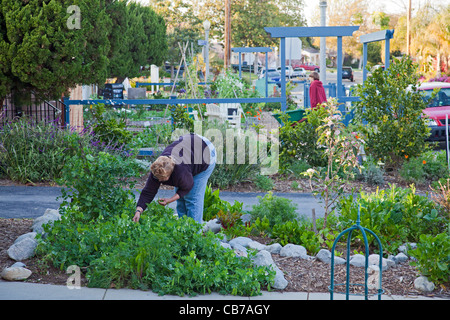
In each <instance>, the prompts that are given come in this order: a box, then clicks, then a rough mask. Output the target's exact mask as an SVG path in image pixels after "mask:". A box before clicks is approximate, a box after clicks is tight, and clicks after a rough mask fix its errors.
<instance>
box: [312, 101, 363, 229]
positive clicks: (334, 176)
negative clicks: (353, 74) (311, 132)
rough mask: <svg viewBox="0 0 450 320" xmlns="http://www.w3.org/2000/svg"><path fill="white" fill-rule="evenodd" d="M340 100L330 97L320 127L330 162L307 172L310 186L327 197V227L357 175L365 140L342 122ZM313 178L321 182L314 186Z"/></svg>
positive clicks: (322, 196)
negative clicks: (335, 208)
mask: <svg viewBox="0 0 450 320" xmlns="http://www.w3.org/2000/svg"><path fill="white" fill-rule="evenodd" d="M337 104H338V103H337V100H336V99H329V100H328V101H327V104H326V106H325V107H324V109H325V110H326V115H327V116H326V118H324V119H323V120H322V121H323V124H322V125H321V126H319V127H318V128H317V132H318V139H317V144H318V145H322V146H324V147H325V150H324V156H325V158H326V160H327V165H326V167H325V168H324V172H319V171H317V170H314V169H308V170H307V171H306V172H305V173H304V175H305V176H308V177H309V180H310V188H311V191H312V192H313V194H314V195H315V196H318V195H319V194H320V196H321V199H323V203H324V209H325V216H324V221H323V228H325V227H326V224H327V218H328V215H329V214H330V212H332V210H333V209H334V206H335V204H336V201H337V200H338V199H339V197H340V196H341V195H342V194H343V192H344V189H345V186H346V185H347V184H348V183H349V180H350V179H351V178H353V177H354V169H355V168H357V169H359V162H358V157H357V155H358V152H359V149H360V147H361V144H362V143H363V141H362V140H360V138H359V136H358V135H357V134H355V133H353V132H350V130H349V129H348V128H347V127H346V126H345V125H344V124H343V123H342V121H341V119H342V114H341V112H340V111H339V110H338V108H337ZM312 180H315V181H316V182H317V184H316V186H315V187H313V186H312Z"/></svg>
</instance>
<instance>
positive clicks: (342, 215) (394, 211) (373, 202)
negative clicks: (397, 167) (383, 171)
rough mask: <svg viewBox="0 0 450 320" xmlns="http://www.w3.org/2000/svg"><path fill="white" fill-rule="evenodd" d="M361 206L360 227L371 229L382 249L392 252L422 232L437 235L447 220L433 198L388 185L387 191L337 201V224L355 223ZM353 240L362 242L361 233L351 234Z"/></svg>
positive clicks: (370, 240) (371, 240)
mask: <svg viewBox="0 0 450 320" xmlns="http://www.w3.org/2000/svg"><path fill="white" fill-rule="evenodd" d="M359 206H360V220H361V226H363V227H365V228H368V229H370V230H372V231H373V232H374V233H375V234H376V235H377V236H378V237H379V238H380V241H381V243H382V245H383V250H384V251H385V252H395V251H396V250H397V248H398V247H399V246H400V245H401V244H402V243H405V242H417V241H418V240H419V237H420V235H421V234H437V233H440V232H442V231H443V230H445V226H446V219H445V217H443V216H442V214H441V213H439V211H438V210H437V208H436V205H435V204H434V202H433V201H432V200H430V199H429V198H428V197H426V196H421V195H418V194H416V192H415V189H414V188H408V189H402V188H399V187H396V186H395V185H391V188H390V189H389V190H386V191H385V190H380V191H377V192H375V193H371V194H367V193H365V192H361V193H360V194H359V197H358V198H356V197H355V196H353V195H350V196H348V197H345V198H341V200H340V201H339V204H338V211H339V223H340V225H341V227H342V228H348V227H350V226H352V225H354V224H355V223H356V219H357V213H358V207H359ZM367 238H368V242H369V245H375V243H374V240H375V239H374V237H373V236H372V235H370V234H368V235H367ZM353 241H357V242H358V243H363V242H362V236H361V234H360V233H356V232H355V233H354V234H353Z"/></svg>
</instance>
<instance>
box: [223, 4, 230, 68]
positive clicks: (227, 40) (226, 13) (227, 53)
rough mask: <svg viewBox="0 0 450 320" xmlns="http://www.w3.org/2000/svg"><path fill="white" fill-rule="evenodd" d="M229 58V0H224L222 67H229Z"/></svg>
mask: <svg viewBox="0 0 450 320" xmlns="http://www.w3.org/2000/svg"><path fill="white" fill-rule="evenodd" d="M230 59H231V0H225V56H224V60H223V62H224V68H225V70H226V69H228V68H229V67H230Z"/></svg>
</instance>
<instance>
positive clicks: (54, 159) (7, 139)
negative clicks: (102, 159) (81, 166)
mask: <svg viewBox="0 0 450 320" xmlns="http://www.w3.org/2000/svg"><path fill="white" fill-rule="evenodd" d="M73 139H76V140H77V141H79V142H80V143H82V144H83V145H88V144H89V137H87V136H86V135H78V134H77V133H76V132H71V131H69V130H65V129H60V128H58V126H57V125H56V124H55V123H48V122H44V121H40V122H37V123H36V122H33V121H32V120H31V119H28V118H25V117H24V118H19V119H17V120H15V121H13V122H10V123H7V124H5V125H4V126H3V127H0V173H3V174H4V175H5V176H6V177H8V178H9V179H11V180H14V181H18V182H21V183H26V182H41V181H54V180H55V179H57V178H59V177H60V174H61V170H62V168H63V167H64V164H65V162H66V160H67V159H68V158H70V157H71V155H73V154H74V152H73V150H70V149H69V148H68V144H69V143H70V140H73Z"/></svg>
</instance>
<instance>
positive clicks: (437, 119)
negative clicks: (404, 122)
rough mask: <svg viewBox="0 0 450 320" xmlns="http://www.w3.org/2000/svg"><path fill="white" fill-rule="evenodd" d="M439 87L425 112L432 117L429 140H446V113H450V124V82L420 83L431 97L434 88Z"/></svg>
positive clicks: (421, 88)
mask: <svg viewBox="0 0 450 320" xmlns="http://www.w3.org/2000/svg"><path fill="white" fill-rule="evenodd" d="M436 88H439V89H440V90H439V92H438V94H437V95H436V97H435V98H434V99H433V100H431V101H430V102H429V104H428V107H427V108H426V109H425V110H424V113H425V114H426V115H427V116H428V117H429V118H430V122H429V126H430V128H431V135H430V138H429V140H431V141H439V142H444V141H445V139H446V135H445V115H446V114H448V119H449V120H448V122H449V124H450V83H448V82H427V83H423V84H422V85H420V87H419V88H418V89H419V90H422V91H424V93H425V97H427V98H430V97H431V94H432V92H433V90H434V89H436Z"/></svg>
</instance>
